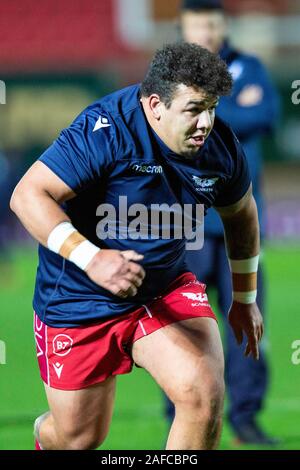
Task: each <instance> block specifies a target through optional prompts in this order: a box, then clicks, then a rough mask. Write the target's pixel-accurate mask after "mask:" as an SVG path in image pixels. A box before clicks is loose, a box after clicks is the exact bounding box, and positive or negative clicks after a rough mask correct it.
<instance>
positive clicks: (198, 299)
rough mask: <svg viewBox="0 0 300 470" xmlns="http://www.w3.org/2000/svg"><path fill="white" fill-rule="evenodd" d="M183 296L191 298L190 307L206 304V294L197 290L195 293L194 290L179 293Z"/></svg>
mask: <svg viewBox="0 0 300 470" xmlns="http://www.w3.org/2000/svg"><path fill="white" fill-rule="evenodd" d="M181 295H183V297H187V298H188V299H189V300H193V301H194V302H192V303H191V306H192V307H200V306H208V297H207V294H202V293H201V292H199V293H198V294H195V293H194V292H183V293H181Z"/></svg>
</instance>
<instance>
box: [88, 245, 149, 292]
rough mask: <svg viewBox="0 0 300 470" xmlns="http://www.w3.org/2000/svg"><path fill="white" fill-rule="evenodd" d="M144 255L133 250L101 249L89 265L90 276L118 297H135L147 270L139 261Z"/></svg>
mask: <svg viewBox="0 0 300 470" xmlns="http://www.w3.org/2000/svg"><path fill="white" fill-rule="evenodd" d="M143 258H144V256H143V255H139V254H138V253H136V252H135V251H133V250H128V251H118V250H106V249H104V250H100V251H99V252H98V253H97V254H96V255H95V256H94V257H93V259H92V260H91V262H90V263H89V264H88V265H87V267H86V269H85V272H86V273H87V275H88V276H89V278H90V279H91V280H92V281H94V282H95V283H96V284H98V285H99V286H101V287H103V288H104V289H107V290H109V291H110V292H111V293H112V294H114V295H117V296H118V297H122V298H126V297H133V296H134V295H136V294H137V290H138V288H139V287H140V286H141V285H142V282H143V279H144V277H145V271H144V269H143V268H142V266H141V265H139V264H137V261H141V260H142V259H143Z"/></svg>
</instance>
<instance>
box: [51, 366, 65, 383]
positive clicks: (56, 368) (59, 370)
mask: <svg viewBox="0 0 300 470" xmlns="http://www.w3.org/2000/svg"><path fill="white" fill-rule="evenodd" d="M52 365H53V368H54V370H55V372H56V375H57V377H58V378H59V379H60V376H61V373H62V370H63V367H64V364H60V363H59V362H56V363H55V364H52Z"/></svg>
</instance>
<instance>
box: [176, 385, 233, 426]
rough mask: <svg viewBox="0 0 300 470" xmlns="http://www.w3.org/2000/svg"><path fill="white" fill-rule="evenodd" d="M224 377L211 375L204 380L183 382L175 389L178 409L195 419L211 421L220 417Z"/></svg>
mask: <svg viewBox="0 0 300 470" xmlns="http://www.w3.org/2000/svg"><path fill="white" fill-rule="evenodd" d="M224 391H225V386H224V380H223V377H210V378H206V379H205V380H203V378H202V379H201V380H199V379H195V378H193V379H191V380H187V381H185V382H183V383H182V384H181V386H179V387H178V388H177V390H176V391H174V394H173V398H172V397H171V400H172V401H173V403H174V405H175V408H176V411H182V412H183V413H187V414H190V415H191V417H193V419H196V420H201V421H202V422H203V421H211V420H213V419H215V418H216V417H218V416H219V415H220V414H221V412H222V408H223V401H224Z"/></svg>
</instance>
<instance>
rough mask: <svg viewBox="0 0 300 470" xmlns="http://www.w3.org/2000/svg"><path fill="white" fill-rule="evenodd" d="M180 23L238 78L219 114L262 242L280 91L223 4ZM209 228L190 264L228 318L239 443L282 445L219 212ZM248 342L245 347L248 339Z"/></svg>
mask: <svg viewBox="0 0 300 470" xmlns="http://www.w3.org/2000/svg"><path fill="white" fill-rule="evenodd" d="M179 21H180V31H181V35H182V38H183V40H185V41H188V42H192V43H197V44H199V45H201V46H203V47H205V48H207V49H209V50H210V51H212V52H215V53H219V54H220V56H221V57H222V59H223V60H224V61H225V62H226V63H227V65H228V67H229V71H230V72H231V74H232V76H233V79H234V88H233V92H232V94H231V96H228V97H224V98H221V99H220V103H219V105H218V107H217V110H216V114H217V116H219V117H220V118H222V119H223V120H224V121H226V122H228V123H229V124H230V125H231V127H232V129H233V130H234V132H235V133H236V135H237V137H238V138H239V140H240V142H241V143H242V145H243V148H244V151H245V154H246V156H247V160H248V164H249V167H250V172H251V176H252V183H253V194H254V197H255V199H256V203H257V206H258V212H259V219H260V225H261V238H262V240H263V238H264V231H265V228H264V226H265V222H264V214H263V196H262V188H261V179H262V170H263V168H262V165H263V156H262V149H261V137H262V135H263V134H266V133H269V132H271V131H272V130H273V129H274V126H275V125H276V122H277V119H278V114H279V106H278V96H277V93H276V91H275V89H274V87H273V85H272V83H271V81H270V78H269V76H268V73H267V71H266V69H265V67H264V65H263V64H262V63H261V62H260V60H258V58H256V57H254V56H252V55H248V54H245V53H243V52H241V51H239V50H237V49H235V48H233V47H232V46H231V45H230V41H229V39H228V25H227V19H226V15H225V12H224V9H223V4H222V2H221V1H220V0H184V1H183V2H182V4H181V13H180V19H179ZM204 229H205V238H204V247H203V248H202V250H200V251H198V252H197V251H196V252H195V251H187V263H188V266H189V269H190V270H191V271H192V272H194V273H195V274H196V275H197V278H198V279H199V280H200V281H202V282H204V283H205V284H208V285H209V286H211V285H213V286H214V287H215V288H216V290H217V303H218V307H219V310H220V311H221V313H222V315H223V316H224V320H225V321H224V330H225V331H224V334H225V341H226V345H225V346H226V348H225V351H226V353H225V359H226V368H225V380H226V384H227V393H228V397H229V410H228V420H229V422H230V425H231V427H232V429H233V431H234V433H235V435H236V437H237V439H238V441H240V442H243V443H252V444H262V445H275V444H277V443H278V441H277V439H275V438H273V437H271V436H269V435H267V434H266V433H265V432H264V431H263V430H262V428H261V427H260V426H259V424H258V421H257V419H256V418H257V414H258V412H259V411H260V410H261V408H262V406H263V402H264V397H265V394H266V392H267V386H268V365H267V362H266V357H265V352H264V350H263V348H260V359H259V361H255V360H253V359H252V358H248V357H247V358H246V357H245V356H244V355H243V351H244V349H245V347H244V348H240V349H239V348H238V347H237V344H236V341H235V338H234V335H233V332H232V330H231V328H230V325H229V324H228V322H227V313H228V311H229V308H230V305H231V302H232V298H231V274H230V271H229V267H228V263H227V261H226V252H225V245H224V238H223V228H222V224H221V220H220V218H219V216H218V214H217V212H216V211H215V210H214V209H211V210H209V211H208V214H207V216H206V217H205V223H204ZM264 301H265V288H264V273H263V266H262V262H260V267H259V272H258V298H257V304H258V306H259V308H260V310H261V312H262V313H265V302H264ZM244 343H245V345H246V341H245V340H244ZM165 412H166V415H167V417H168V419H169V420H171V419H172V418H173V415H174V408H173V405H172V404H171V403H170V401H169V400H168V399H167V398H166V409H165Z"/></svg>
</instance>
